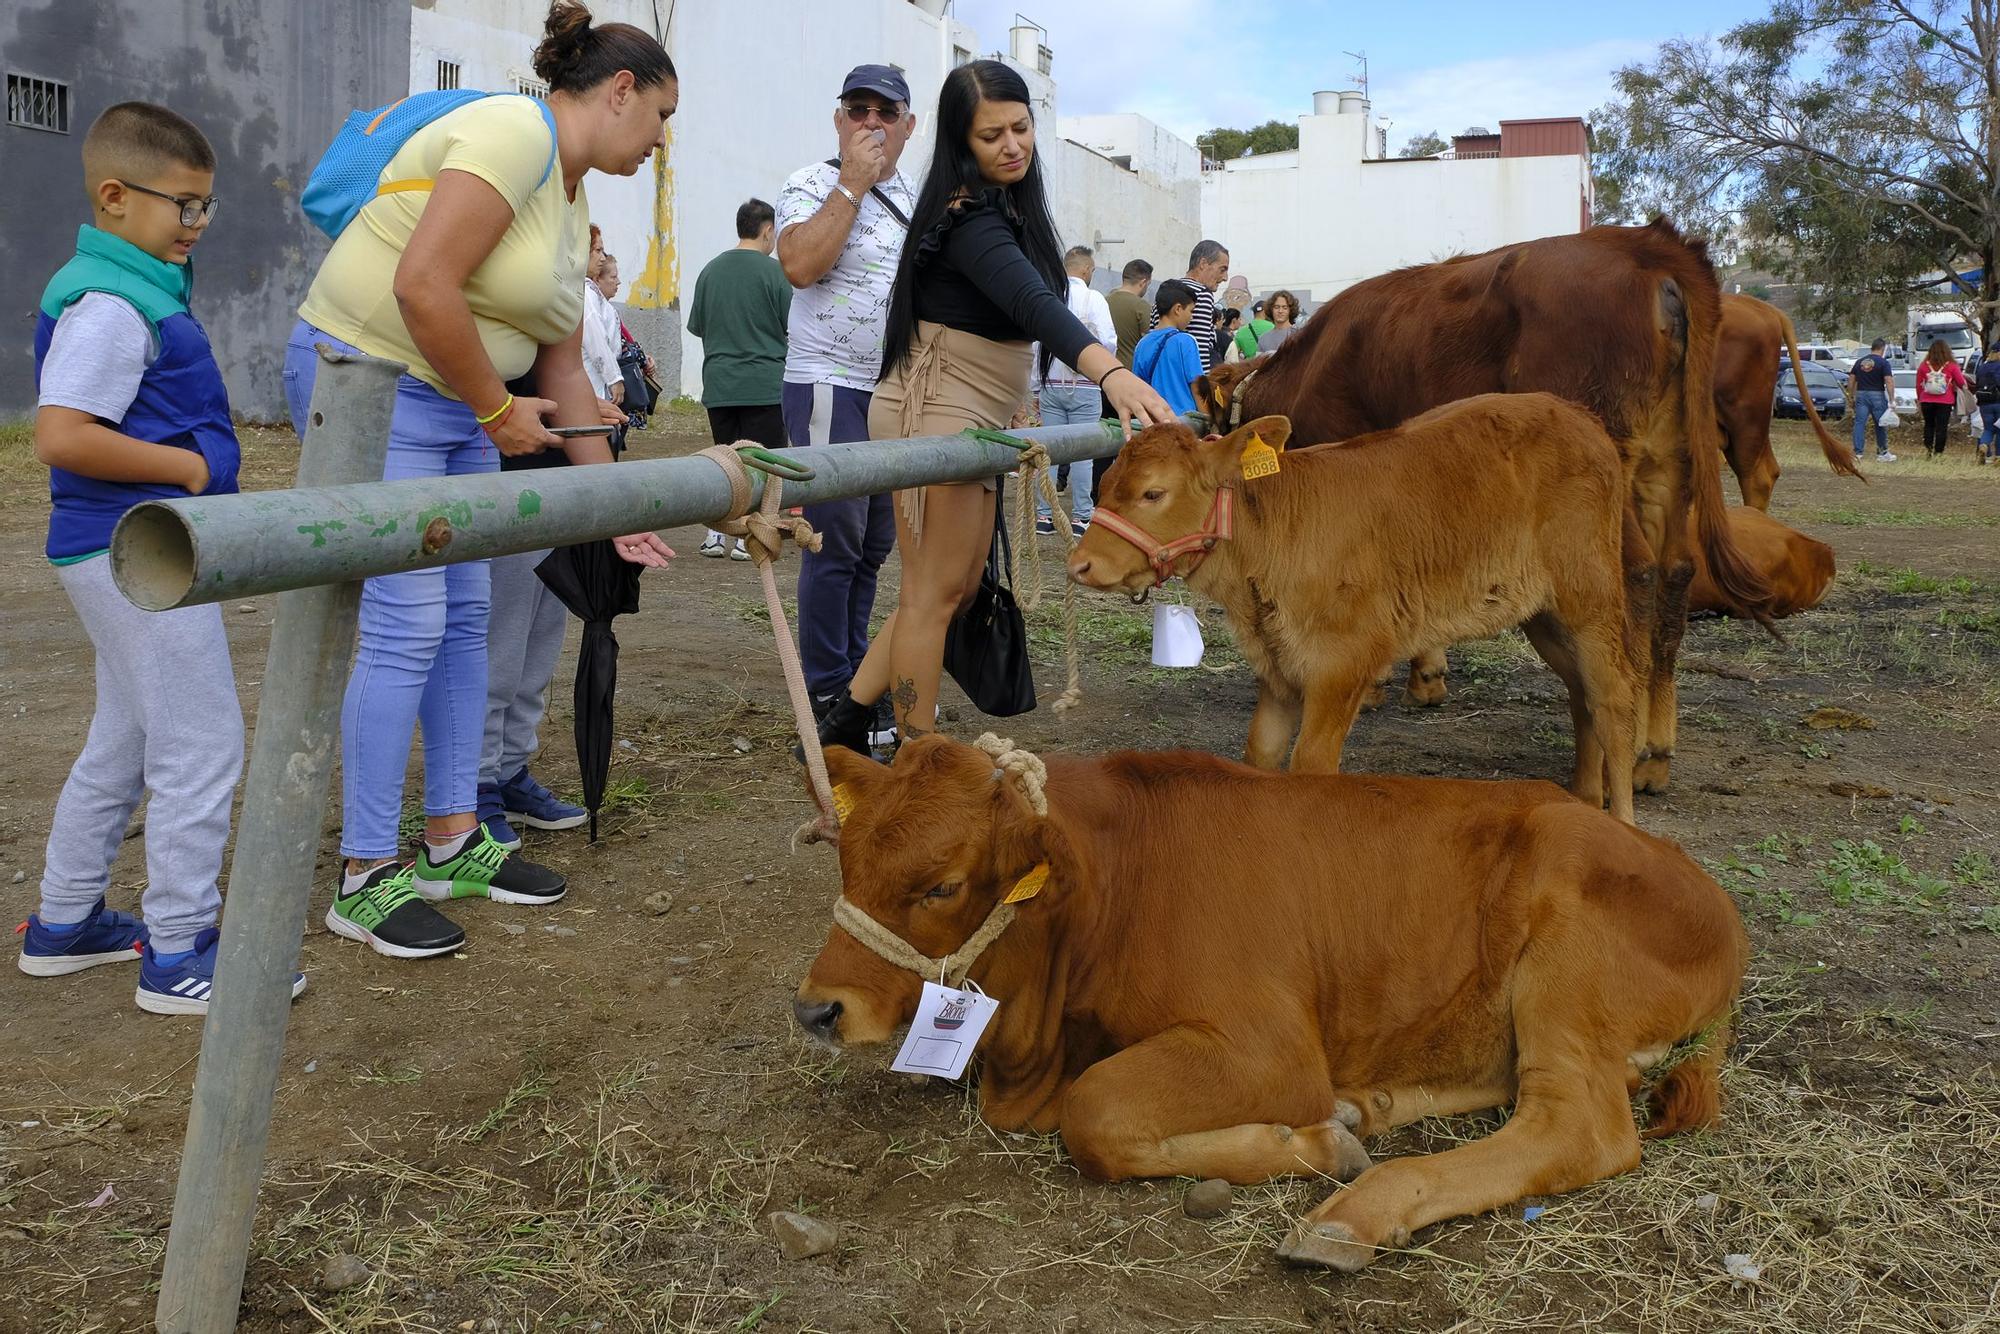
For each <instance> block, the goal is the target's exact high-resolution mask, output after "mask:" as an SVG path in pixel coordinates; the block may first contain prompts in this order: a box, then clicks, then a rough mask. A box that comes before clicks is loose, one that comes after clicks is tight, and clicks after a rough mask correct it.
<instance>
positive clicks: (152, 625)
mask: <svg viewBox="0 0 2000 1334" xmlns="http://www.w3.org/2000/svg"><path fill="white" fill-rule="evenodd" d="M56 577H57V578H58V579H60V580H61V581H62V586H63V591H64V592H66V593H68V594H69V600H70V602H71V604H72V605H74V606H75V607H76V614H77V616H78V617H79V618H81V619H82V621H83V628H84V631H85V633H87V634H88V635H89V636H90V643H91V647H92V648H93V649H95V650H96V653H97V712H96V713H95V714H94V715H93V716H92V717H91V720H90V736H89V739H88V740H86V741H85V742H84V743H83V753H82V754H81V755H79V756H77V759H76V764H75V766H74V767H72V768H71V769H70V771H69V781H68V782H66V783H64V784H63V789H62V796H61V797H59V798H58V799H57V801H56V815H55V820H54V822H53V824H51V826H50V828H49V846H48V854H47V861H46V866H45V869H44V870H43V872H42V906H41V918H42V920H43V921H44V922H80V921H82V920H83V919H84V918H85V917H87V916H89V915H90V909H91V906H92V905H93V904H95V903H96V902H97V899H98V896H100V895H101V894H103V893H104V891H105V888H106V886H107V885H109V883H110V881H111V863H112V862H113V861H114V860H116V858H117V856H118V846H119V844H120V843H122V842H123V841H124V838H125V827H126V824H127V822H128V821H130V820H131V818H132V811H133V809H134V808H135V807H137V806H138V804H139V798H140V797H142V796H144V795H145V794H146V793H147V792H151V793H152V795H153V800H152V803H151V805H149V806H148V807H147V809H146V889H145V892H144V894H142V895H141V896H140V900H139V905H140V911H141V912H142V913H143V914H144V915H145V918H146V925H147V927H148V928H149V930H150V934H151V938H152V943H153V948H154V949H155V950H158V951H159V952H161V953H163V954H172V953H176V952H178V951H180V950H185V949H188V948H190V947H191V946H193V944H194V938H195V935H196V933H197V932H199V931H200V930H201V929H202V928H203V927H208V926H213V925H215V920H216V914H217V912H218V910H219V909H220V908H221V906H222V894H221V891H220V890H218V889H217V887H216V877H217V876H218V875H219V874H220V873H221V871H222V845H223V844H224V843H225V842H227V841H228V839H229V803H230V799H231V798H232V796H233V795H234V794H235V791H236V781H237V779H239V778H241V777H242V775H243V711H242V709H241V707H240V706H238V704H237V702H236V676H235V673H234V672H233V671H232V670H231V668H230V665H229V640H228V639H227V637H226V636H224V634H223V632H222V609H221V608H220V607H218V606H216V605H215V604H213V603H211V604H209V605H208V606H204V607H185V608H182V609H181V610H179V611H140V610H139V609H138V608H137V607H135V606H133V605H132V604H131V603H129V602H127V601H126V600H125V599H124V597H123V596H122V595H120V593H119V592H118V589H117V587H116V586H115V585H114V584H113V583H112V582H111V558H110V557H109V556H93V557H92V558H91V559H89V560H86V561H79V562H77V563H76V564H75V565H64V566H59V567H57V569H56Z"/></svg>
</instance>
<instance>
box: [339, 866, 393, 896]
mask: <svg viewBox="0 0 2000 1334" xmlns="http://www.w3.org/2000/svg"><path fill="white" fill-rule="evenodd" d="M387 865H389V863H388V862H377V863H376V864H375V865H373V866H371V867H369V868H368V869H367V870H365V871H349V872H348V873H347V874H345V875H343V876H342V877H341V878H340V892H341V893H342V894H343V895H346V894H352V893H354V892H355V891H357V890H359V889H360V888H361V883H362V881H364V880H366V879H367V878H368V877H369V876H371V875H374V874H375V873H376V872H377V871H379V870H381V869H382V868H383V867H384V866H387Z"/></svg>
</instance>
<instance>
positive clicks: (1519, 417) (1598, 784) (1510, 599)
mask: <svg viewBox="0 0 2000 1334" xmlns="http://www.w3.org/2000/svg"><path fill="white" fill-rule="evenodd" d="M1290 435H1291V427H1290V425H1289V423H1287V422H1286V421H1285V419H1284V418H1283V417H1263V418H1259V419H1257V420H1255V421H1252V422H1248V423H1245V424H1244V425H1243V426H1242V427H1240V428H1238V429H1237V430H1236V431H1234V432H1232V433H1231V434H1230V435H1228V436H1222V437H1211V438H1210V439H1208V440H1197V439H1196V438H1195V434H1194V432H1192V431H1190V430H1189V429H1188V428H1187V427H1185V426H1182V425H1180V424H1179V423H1174V424H1171V425H1167V426H1154V427H1149V428H1148V429H1147V430H1145V431H1143V432H1141V433H1140V434H1139V435H1138V436H1136V437H1134V438H1133V439H1132V440H1131V441H1130V442H1128V443H1127V444H1126V446H1125V448H1124V449H1123V450H1122V451H1121V452H1120V454H1119V455H1118V458H1117V461H1116V462H1114V463H1113V464H1112V465H1111V469H1110V471H1109V472H1107V473H1106V474H1105V476H1104V484H1103V494H1102V497H1101V499H1100V501H1099V503H1098V506H1097V514H1096V517H1095V518H1093V519H1092V520H1091V523H1090V530H1089V531H1088V532H1086V533H1085V534H1084V536H1083V541H1082V542H1081V543H1079V544H1078V546H1077V547H1076V549H1075V550H1074V551H1073V552H1071V554H1070V558H1069V574H1070V577H1071V578H1072V579H1074V580H1076V581H1077V582H1078V583H1080V584H1084V585H1086V586H1087V587H1091V588H1098V589H1115V590H1117V591H1120V592H1124V593H1127V594H1130V595H1132V596H1135V597H1137V596H1143V595H1144V593H1145V592H1146V591H1147V590H1149V589H1151V588H1153V587H1154V586H1156V585H1157V584H1159V583H1161V582H1163V581H1164V580H1166V579H1167V578H1169V577H1171V576H1173V575H1181V576H1182V577H1184V578H1185V579H1186V580H1187V582H1188V585H1189V587H1191V588H1193V589H1195V590H1196V591H1197V592H1199V593H1202V594H1203V595H1205V596H1207V597H1210V598H1213V599H1214V600H1215V601H1217V602H1219V603H1221V604H1222V608H1223V611H1224V612H1225V613H1226V614H1227V615H1228V617H1229V628H1230V630H1231V631H1232V632H1233V633H1234V635H1235V636H1236V642H1237V645H1238V647H1240V648H1241V649H1242V650H1243V653H1244V656H1245V657H1247V658H1248V659H1249V660H1250V665H1251V667H1252V668H1253V669H1255V671H1256V673H1257V684H1258V693H1257V711H1256V713H1255V715H1254V716H1253V717H1252V718H1251V722H1250V742H1249V746H1248V749H1247V752H1246V758H1248V759H1249V761H1250V763H1252V764H1254V765H1257V766H1258V767H1259V768H1264V769H1275V768H1277V767H1278V766H1280V765H1282V764H1283V763H1284V762H1285V755H1286V752H1288V751H1290V750H1291V749H1292V738H1293V736H1294V734H1296V735H1297V737H1298V750H1297V753H1296V754H1295V755H1294V756H1293V759H1292V767H1293V768H1295V769H1301V770H1306V771H1310V772H1323V773H1331V772H1333V771H1335V770H1337V769H1339V768H1340V753H1341V748H1342V744H1343V743H1344V742H1345V741H1346V739H1347V733H1348V729H1349V728H1351V727H1352V726H1353V725H1354V715H1355V712H1356V710H1358V709H1359V708H1360V707H1361V699H1362V696H1363V695H1364V694H1366V693H1367V692H1368V691H1369V689H1370V688H1371V687H1372V686H1373V685H1374V683H1375V681H1376V679H1377V677H1379V676H1380V675H1381V674H1382V673H1384V672H1386V671H1387V670H1388V669H1389V665H1390V664H1391V663H1393V662H1395V661H1397V660H1398V659H1401V658H1405V657H1408V656H1409V655H1410V654H1412V653H1413V652H1417V651H1420V650H1422V649H1424V648H1426V647H1428V646H1430V645H1432V644H1445V643H1457V642H1459V641H1461V640H1466V639H1480V638H1484V637H1485V636H1487V635H1495V634H1500V633H1501V632H1503V631H1506V630H1511V629H1513V628H1514V627H1515V626H1522V627H1523V628H1524V629H1525V630H1526V632H1527V635H1528V639H1529V642H1530V643H1532V644H1533V645H1534V646H1535V650H1536V651H1537V652H1538V653H1540V654H1541V655H1542V658H1543V660H1544V661H1546V662H1547V663H1548V664H1549V666H1550V667H1552V668H1554V669H1555V671H1556V673H1557V674H1558V675H1560V676H1561V677H1562V679H1563V684H1564V685H1566V686H1567V687H1568V688H1569V703H1570V718H1571V721H1572V723H1573V724H1574V726H1575V731H1576V768H1575V770H1574V773H1573V777H1572V780H1571V791H1573V792H1575V793H1576V795H1577V796H1579V797H1581V798H1582V799H1584V800H1585V801H1588V802H1590V803H1591V804H1592V805H1593V806H1595V805H1599V804H1601V803H1602V802H1603V801H1604V800H1605V798H1606V797H1607V796H1608V797H1609V799H1610V803H1611V813H1612V814H1613V815H1615V816H1617V817H1618V818H1619V819H1621V820H1628V821H1629V820H1630V819H1631V818H1632V754H1633V722H1634V719H1633V709H1634V700H1633V694H1634V682H1633V675H1632V664H1631V659H1630V657H1629V653H1630V645H1629V643H1628V630H1629V625H1628V620H1627V615H1626V606H1625V581H1624V577H1623V575H1622V574H1621V572H1620V568H1619V561H1620V558H1619V542H1620V537H1621V533H1622V529H1623V522H1624V515H1625V487H1624V481H1623V478H1622V476H1621V475H1620V471H1619V463H1618V451H1617V449H1615V448H1614V447H1613V446H1612V443H1611V441H1610V439H1609V438H1608V437H1606V435H1605V434H1604V428H1603V427H1602V426H1600V425H1598V423H1597V419H1596V418H1595V417H1593V416H1591V415H1590V414H1589V413H1588V412H1586V411H1584V410H1583V409H1582V408H1580V407H1578V406H1576V405H1575V404H1574V403H1570V402H1568V401H1566V400H1564V399H1560V398H1557V397H1556V396H1555V395H1554V394H1481V395H1478V396H1477V397H1474V398H1468V399H1463V400H1461V401H1459V402H1457V403H1448V404H1446V405H1445V406H1444V407H1441V408H1433V409H1432V410H1431V411H1429V412H1426V413H1424V414H1423V415H1422V416H1419V417H1416V418H1413V419H1412V420H1410V421H1408V422H1405V423H1404V424H1403V425H1401V426H1398V427H1394V428H1392V429H1390V430H1387V431H1377V432H1375V433H1373V434H1371V435H1364V436H1361V437H1359V438H1358V439H1355V440H1350V441H1346V442H1344V443H1342V444H1338V445H1328V446H1324V447H1321V448H1317V449H1305V450H1297V451H1292V452H1289V453H1286V454H1285V455H1284V456H1283V464H1282V466H1281V468H1280V469H1279V470H1278V471H1276V472H1273V473H1270V474H1269V475H1263V476H1256V477H1255V478H1254V480H1253V478H1252V476H1251V475H1250V474H1252V473H1255V472H1256V471H1257V470H1256V469H1255V468H1249V467H1246V462H1245V461H1246V459H1247V458H1248V457H1249V456H1248V455H1246V453H1245V451H1246V449H1253V448H1255V447H1256V445H1257V444H1262V445H1264V446H1265V447H1267V448H1277V449H1283V448H1284V446H1285V443H1286V440H1287V438H1288V437H1289V436H1290ZM1468 457H1473V458H1477V459H1478V460H1479V466H1478V467H1477V468H1466V467H1464V466H1463V464H1464V460H1465V459H1467V458H1468ZM1264 466H1266V467H1273V466H1278V464H1277V459H1276V458H1275V457H1272V458H1270V459H1269V460H1268V461H1267V462H1266V464H1265V465H1264ZM1225 515H1226V516H1227V517H1226V519H1223V518H1220V517H1219V516H1225ZM1223 529H1227V531H1226V532H1225V531H1222V530H1223ZM1607 757H1608V758H1609V764H1608V765H1607ZM1607 769H1608V770H1609V778H1608V781H1607V778H1606V772H1607Z"/></svg>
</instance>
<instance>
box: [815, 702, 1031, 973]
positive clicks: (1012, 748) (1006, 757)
mask: <svg viewBox="0 0 2000 1334" xmlns="http://www.w3.org/2000/svg"><path fill="white" fill-rule="evenodd" d="M973 744H974V745H976V746H978V747H979V749H980V750H982V751H984V752H986V754H987V755H988V756H990V757H991V758H992V760H993V765H994V774H995V776H996V777H999V778H1001V779H1002V781H1011V782H1012V783H1013V784H1014V786H1015V787H1016V788H1017V789H1019V791H1020V793H1021V795H1022V796H1023V797H1024V798H1026V799H1027V802H1028V805H1029V806H1031V807H1032V808H1033V809H1034V812H1035V814H1037V815H1040V816H1043V817H1045V818H1046V817H1047V815H1048V813H1049V799H1048V795H1047V787H1048V778H1049V771H1048V766H1047V765H1045V764H1043V763H1042V757H1041V756H1039V755H1037V754H1035V753H1034V752H1033V751H1029V750H1023V749H1021V748H1020V747H1018V746H1016V745H1015V744H1014V743H1013V742H1012V741H1010V740H1008V739H1006V738H1005V737H998V736H995V735H994V734H993V733H991V732H987V733H985V734H983V735H982V736H981V737H980V738H979V740H977V741H975V742H974V743H973ZM1016 912H1017V909H1016V907H1015V905H1014V904H1012V903H1008V902H1005V901H1004V900H1003V901H1002V902H999V903H996V904H994V905H993V911H991V912H989V913H987V914H986V920H985V921H983V922H981V923H980V924H979V926H978V929H976V930H975V931H973V933H972V934H971V935H970V936H967V937H966V938H965V943H964V944H963V945H960V946H959V947H958V948H957V949H955V950H953V951H952V952H951V953H950V954H947V955H945V956H944V957H943V958H934V957H932V956H931V955H928V954H925V953H923V952H922V951H920V950H919V949H917V947H916V946H914V945H912V944H911V943H910V942H909V941H907V940H904V939H903V938H902V937H901V936H899V935H897V934H896V933H895V932H894V931H891V930H890V929H889V928H888V927H886V926H884V925H882V924H881V923H880V922H878V921H876V920H875V919H874V918H873V917H870V916H869V915H868V913H867V912H866V910H864V909H863V908H861V907H860V906H859V905H857V904H856V903H855V902H854V901H853V900H851V899H849V898H848V897H847V895H845V894H842V895H841V896H840V897H839V898H837V899H835V900H834V903H833V920H834V923H835V925H837V926H839V927H840V929H841V930H843V931H845V932H847V934H848V935H850V936H852V937H854V939H855V940H857V941H859V942H860V943H861V944H862V945H864V946H866V947H867V948H868V949H869V950H870V951H871V952H872V953H873V954H874V955H875V956H876V957H877V958H879V959H882V960H884V961H885V962H888V963H892V964H894V965H895V966H896V967H898V968H903V969H907V970H908V971H910V972H912V973H915V974H916V975H917V976H919V977H922V978H933V977H935V978H937V979H939V981H940V982H941V983H942V984H943V985H945V986H949V987H956V986H958V985H959V983H960V982H962V981H964V979H965V975H966V974H967V973H969V972H971V971H972V965H973V964H975V963H977V962H978V961H979V956H980V955H982V954H984V953H985V952H986V949H987V947H988V946H989V945H991V944H992V943H993V942H994V941H996V940H998V939H1000V935H1001V933H1002V932H1004V931H1005V930H1006V929H1007V928H1008V927H1010V926H1012V925H1013V924H1014V917H1015V914H1016Z"/></svg>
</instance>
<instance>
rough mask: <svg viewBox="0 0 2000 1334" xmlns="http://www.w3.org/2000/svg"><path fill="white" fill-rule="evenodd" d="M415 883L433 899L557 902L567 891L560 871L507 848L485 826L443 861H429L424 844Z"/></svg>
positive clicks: (420, 891) (567, 887)
mask: <svg viewBox="0 0 2000 1334" xmlns="http://www.w3.org/2000/svg"><path fill="white" fill-rule="evenodd" d="M412 883H413V884H414V885H415V886H416V891H417V893H419V894H421V895H423V896H424V897H425V898H427V899H432V900H442V899H492V900H493V901H494V902H495V903H529V904H534V903H554V902H555V901H556V900H557V899H559V898H561V897H562V896H563V895H564V894H566V893H568V892H569V882H568V881H567V880H565V879H564V878H563V877H562V875H561V874H560V873H558V872H555V871H551V870H550V869H549V868H548V867H546V866H541V865H537V864H536V863H534V862H531V861H529V860H528V859H527V858H525V857H522V856H521V855H519V854H518V853H511V852H509V851H507V849H506V848H505V847H503V846H501V844H500V842H499V841H498V840H497V839H495V838H494V837H493V835H491V834H489V833H487V832H486V826H485V825H478V826H476V827H475V828H474V829H473V831H472V836H471V837H470V838H468V839H466V841H465V846H464V847H462V848H460V849H459V851H458V855H457V856H455V857H453V858H451V860H449V861H447V862H444V863H443V864H441V865H440V864H438V863H434V862H432V861H431V850H430V847H429V845H426V846H425V847H424V850H423V851H422V852H421V853H419V854H418V855H417V868H416V878H415V880H414V881H413V882H412Z"/></svg>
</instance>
